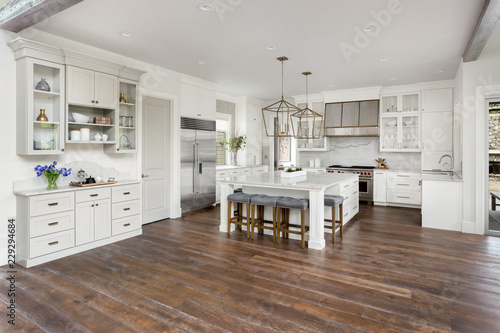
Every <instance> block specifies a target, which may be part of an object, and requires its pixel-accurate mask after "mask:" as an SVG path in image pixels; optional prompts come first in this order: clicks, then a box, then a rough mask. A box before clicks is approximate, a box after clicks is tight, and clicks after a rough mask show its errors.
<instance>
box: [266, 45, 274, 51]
mask: <svg viewBox="0 0 500 333" xmlns="http://www.w3.org/2000/svg"><path fill="white" fill-rule="evenodd" d="M266 50H268V51H272V50H276V46H274V45H269V46H266Z"/></svg>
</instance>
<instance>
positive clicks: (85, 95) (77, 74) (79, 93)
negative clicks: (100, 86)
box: [67, 66, 94, 107]
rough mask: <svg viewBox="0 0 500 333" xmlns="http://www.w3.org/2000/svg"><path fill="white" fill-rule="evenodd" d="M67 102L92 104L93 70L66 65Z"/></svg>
mask: <svg viewBox="0 0 500 333" xmlns="http://www.w3.org/2000/svg"><path fill="white" fill-rule="evenodd" d="M67 74H68V86H67V89H68V96H67V98H68V103H69V104H78V105H86V106H92V107H93V106H94V72H93V71H89V70H87V69H82V68H77V67H71V66H68V73H67Z"/></svg>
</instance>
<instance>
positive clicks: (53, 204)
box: [48, 202, 59, 207]
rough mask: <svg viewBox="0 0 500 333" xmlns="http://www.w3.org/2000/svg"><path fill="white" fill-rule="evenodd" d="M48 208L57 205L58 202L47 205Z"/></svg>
mask: <svg viewBox="0 0 500 333" xmlns="http://www.w3.org/2000/svg"><path fill="white" fill-rule="evenodd" d="M48 205H49V206H50V207H52V206H57V205H59V202H52V203H49V204H48Z"/></svg>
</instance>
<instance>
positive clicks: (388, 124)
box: [386, 120, 397, 126]
mask: <svg viewBox="0 0 500 333" xmlns="http://www.w3.org/2000/svg"><path fill="white" fill-rule="evenodd" d="M386 124H387V126H396V124H397V121H396V120H393V121H388V122H387V123H386Z"/></svg>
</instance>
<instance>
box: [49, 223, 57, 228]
mask: <svg viewBox="0 0 500 333" xmlns="http://www.w3.org/2000/svg"><path fill="white" fill-rule="evenodd" d="M58 224H59V222H52V223H49V227H53V226H55V225H58Z"/></svg>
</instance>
